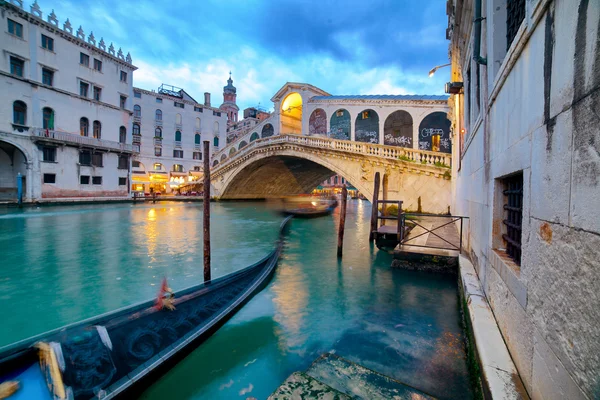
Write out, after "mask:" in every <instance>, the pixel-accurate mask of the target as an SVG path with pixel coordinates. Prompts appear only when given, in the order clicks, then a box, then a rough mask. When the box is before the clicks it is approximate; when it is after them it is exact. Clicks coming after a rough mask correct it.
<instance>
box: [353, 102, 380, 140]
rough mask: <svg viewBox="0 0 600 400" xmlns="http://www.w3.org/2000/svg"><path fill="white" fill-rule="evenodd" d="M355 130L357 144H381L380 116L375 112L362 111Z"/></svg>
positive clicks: (357, 118)
mask: <svg viewBox="0 0 600 400" xmlns="http://www.w3.org/2000/svg"><path fill="white" fill-rule="evenodd" d="M354 129H355V138H356V141H357V142H365V143H373V144H377V143H379V115H377V113H376V112H375V111H373V110H364V111H361V112H360V113H359V114H358V116H357V117H356V123H355V128H354Z"/></svg>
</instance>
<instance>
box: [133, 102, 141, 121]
mask: <svg viewBox="0 0 600 400" xmlns="http://www.w3.org/2000/svg"><path fill="white" fill-rule="evenodd" d="M133 116H134V117H138V118H141V117H142V107H140V106H139V105H137V104H136V105H135V106H133Z"/></svg>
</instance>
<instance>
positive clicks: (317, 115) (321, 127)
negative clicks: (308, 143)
mask: <svg viewBox="0 0 600 400" xmlns="http://www.w3.org/2000/svg"><path fill="white" fill-rule="evenodd" d="M308 133H309V134H311V135H326V134H327V114H326V113H325V111H324V110H322V109H320V108H317V109H316V110H314V111H313V112H312V114H310V118H309V119H308Z"/></svg>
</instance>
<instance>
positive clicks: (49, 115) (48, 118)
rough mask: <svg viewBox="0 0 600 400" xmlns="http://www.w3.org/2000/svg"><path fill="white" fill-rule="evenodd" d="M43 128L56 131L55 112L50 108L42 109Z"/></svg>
mask: <svg viewBox="0 0 600 400" xmlns="http://www.w3.org/2000/svg"><path fill="white" fill-rule="evenodd" d="M42 128H44V129H54V110H53V109H51V108H50V107H44V108H43V109H42Z"/></svg>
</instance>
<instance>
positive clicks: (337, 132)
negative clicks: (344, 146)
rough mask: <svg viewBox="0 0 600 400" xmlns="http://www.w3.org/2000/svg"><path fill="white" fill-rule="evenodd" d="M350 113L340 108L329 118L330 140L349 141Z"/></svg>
mask: <svg viewBox="0 0 600 400" xmlns="http://www.w3.org/2000/svg"><path fill="white" fill-rule="evenodd" d="M350 128H351V126H350V113H349V112H348V110H345V109H343V108H340V109H339V110H337V111H336V112H334V113H333V115H332V116H331V124H330V128H329V132H330V135H329V136H330V137H331V138H332V139H339V140H350V132H351V130H350Z"/></svg>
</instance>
